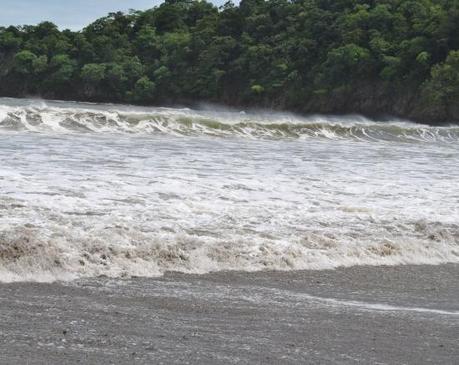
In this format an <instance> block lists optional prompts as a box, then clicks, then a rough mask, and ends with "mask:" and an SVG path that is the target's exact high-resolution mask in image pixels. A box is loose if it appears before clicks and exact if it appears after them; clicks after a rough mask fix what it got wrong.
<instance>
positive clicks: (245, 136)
mask: <svg viewBox="0 0 459 365" xmlns="http://www.w3.org/2000/svg"><path fill="white" fill-rule="evenodd" d="M0 142H1V143H0V164H1V169H0V281H4V282H9V281H29V280H31V281H53V280H71V279H75V278H81V277H96V276H101V275H104V276H109V277H129V276H145V277H151V276H160V275H162V274H164V273H165V272H166V271H171V270H172V271H179V272H185V273H207V272H214V271H225V270H239V271H260V270H300V269H330V268H336V267H341V266H344V267H346V266H354V265H402V264H430V265H436V264H442V263H458V262H459V223H458V222H459V209H458V207H459V190H458V189H457V186H458V183H459V164H458V162H459V128H458V127H457V126H444V127H430V126H427V125H419V124H414V123H410V122H407V121H400V120H395V119H389V120H385V121H372V120H369V119H366V118H363V117H360V116H346V117H333V116H328V117H327V116H310V117H300V116H296V115H293V114H285V113H271V112H239V111H224V110H219V111H216V110H200V111H197V110H190V109H173V108H141V107H132V106H118V105H106V104H87V103H86V104H82V103H71V102H52V101H39V100H15V99H1V100H0Z"/></svg>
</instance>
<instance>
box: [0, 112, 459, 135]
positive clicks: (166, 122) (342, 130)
mask: <svg viewBox="0 0 459 365" xmlns="http://www.w3.org/2000/svg"><path fill="white" fill-rule="evenodd" d="M54 104H57V105H54ZM54 104H53V105H47V104H46V103H39V104H37V103H29V104H27V105H2V106H0V130H3V131H31V132H42V133H43V132H54V133H75V132H76V133H128V134H168V135H175V136H217V137H230V136H238V137H245V138H251V139H279V138H295V139H297V138H324V139H354V140H375V141H406V142H437V141H441V142H457V141H458V140H459V127H430V126H426V125H419V124H414V123H409V122H402V121H396V120H395V121H386V122H375V121H371V120H369V119H366V118H363V117H361V116H342V117H332V116H328V117H327V116H310V117H299V116H296V115H292V114H282V113H258V114H257V113H251V114H246V113H242V112H241V113H237V112H225V111H221V112H210V111H193V110H189V109H170V108H149V109H141V108H133V107H131V108H129V107H121V106H120V107H115V106H113V105H93V106H91V105H86V104H82V105H81V104H77V103H74V104H66V103H61V104H58V103H54Z"/></svg>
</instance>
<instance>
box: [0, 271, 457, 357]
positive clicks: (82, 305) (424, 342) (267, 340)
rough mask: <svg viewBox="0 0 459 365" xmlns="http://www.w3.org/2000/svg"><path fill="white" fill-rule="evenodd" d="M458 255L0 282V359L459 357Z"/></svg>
mask: <svg viewBox="0 0 459 365" xmlns="http://www.w3.org/2000/svg"><path fill="white" fill-rule="evenodd" d="M458 287H459V265H457V264H445V265H439V266H427V265H420V266H393V267H392V266H379V267H373V266H355V267H350V268H340V269H336V270H325V271H287V272H255V273H246V272H217V273H212V274H205V275H189V274H180V273H171V272H169V273H167V274H166V275H165V276H163V277H160V278H154V279H147V278H133V279H123V280H118V279H110V278H95V279H82V280H77V281H74V282H67V283H65V282H58V283H49V284H44V283H42V284H39V283H11V284H0V301H1V304H0V308H1V310H0V315H1V323H2V324H1V325H0V339H1V341H0V343H1V345H0V362H3V363H9V364H20V363H28V364H42V363H48V364H58V363H62V362H64V363H66V364H74V363H81V362H82V363H117V364H120V363H121V364H124V363H126V364H127V363H136V364H148V363H152V362H154V363H165V364H169V363H190V364H195V363H196V364H197V363H199V364H211V363H241V364H245V363H247V364H248V363H268V364H276V363H321V364H322V363H324V364H328V363H330V364H332V363H344V364H348V363H349V364H350V363H356V362H362V363H388V364H395V363H410V364H411V363H413V364H414V363H416V364H429V363H432V364H436V363H442V364H454V363H457V361H458V360H459V349H458V348H457V345H456V341H457V333H458V331H459V291H458V290H457V288H458Z"/></svg>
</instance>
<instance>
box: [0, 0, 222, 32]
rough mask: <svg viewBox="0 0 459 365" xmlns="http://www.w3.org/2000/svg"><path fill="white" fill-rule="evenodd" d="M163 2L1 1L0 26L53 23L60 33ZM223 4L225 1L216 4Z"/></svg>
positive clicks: (99, 0) (134, 0) (102, 0)
mask: <svg viewBox="0 0 459 365" xmlns="http://www.w3.org/2000/svg"><path fill="white" fill-rule="evenodd" d="M161 2H162V1H161V0H0V4H1V8H2V9H1V10H0V25H3V26H5V25H24V24H37V23H39V22H41V21H43V20H50V21H52V22H54V23H55V24H57V25H58V26H59V27H60V28H61V29H62V28H70V29H72V30H79V29H81V28H83V27H84V26H86V25H88V24H89V23H90V22H92V21H93V20H95V19H97V18H100V17H102V16H105V15H107V14H108V13H109V12H114V11H118V10H122V11H126V10H128V9H136V10H143V9H149V8H152V7H154V6H155V5H158V4H160V3H161ZM214 3H215V4H222V3H224V1H223V0H216V1H214Z"/></svg>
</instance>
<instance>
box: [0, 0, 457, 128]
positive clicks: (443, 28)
mask: <svg viewBox="0 0 459 365" xmlns="http://www.w3.org/2000/svg"><path fill="white" fill-rule="evenodd" d="M0 94H1V95H3V96H41V97H47V98H58V99H75V100H88V101H111V102H126V103H138V104H152V105H165V104H192V103H195V102H201V101H206V102H216V103H223V104H227V105H233V106H234V105H237V106H241V107H242V106H244V107H246V106H256V107H268V108H276V109H286V110H292V111H298V112H304V113H363V114H366V115H370V116H375V115H384V114H391V115H396V116H401V117H407V118H412V119H415V120H418V121H421V122H430V123H441V122H452V121H455V122H457V121H458V120H459V0H416V1H414V0H378V1H368V0H367V1H359V0H298V1H287V0H268V1H263V0H242V1H241V2H240V5H238V6H236V5H234V4H232V3H231V2H229V3H227V4H226V5H224V6H223V7H221V8H217V7H215V6H214V5H212V4H211V3H208V2H205V1H187V0H167V1H166V2H165V3H163V4H162V5H161V6H158V7H156V8H153V9H151V10H147V11H143V12H140V11H131V12H130V13H129V14H123V13H112V14H109V15H108V16H107V17H105V18H102V19H99V20H97V21H95V22H94V23H93V24H90V25H88V26H87V27H86V28H84V29H83V30H82V31H80V32H73V31H70V30H63V31H60V30H59V29H58V28H57V27H56V26H55V25H54V24H52V23H49V22H44V23H41V24H38V25H36V26H29V25H27V26H19V27H18V26H16V27H15V26H10V27H3V28H0Z"/></svg>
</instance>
